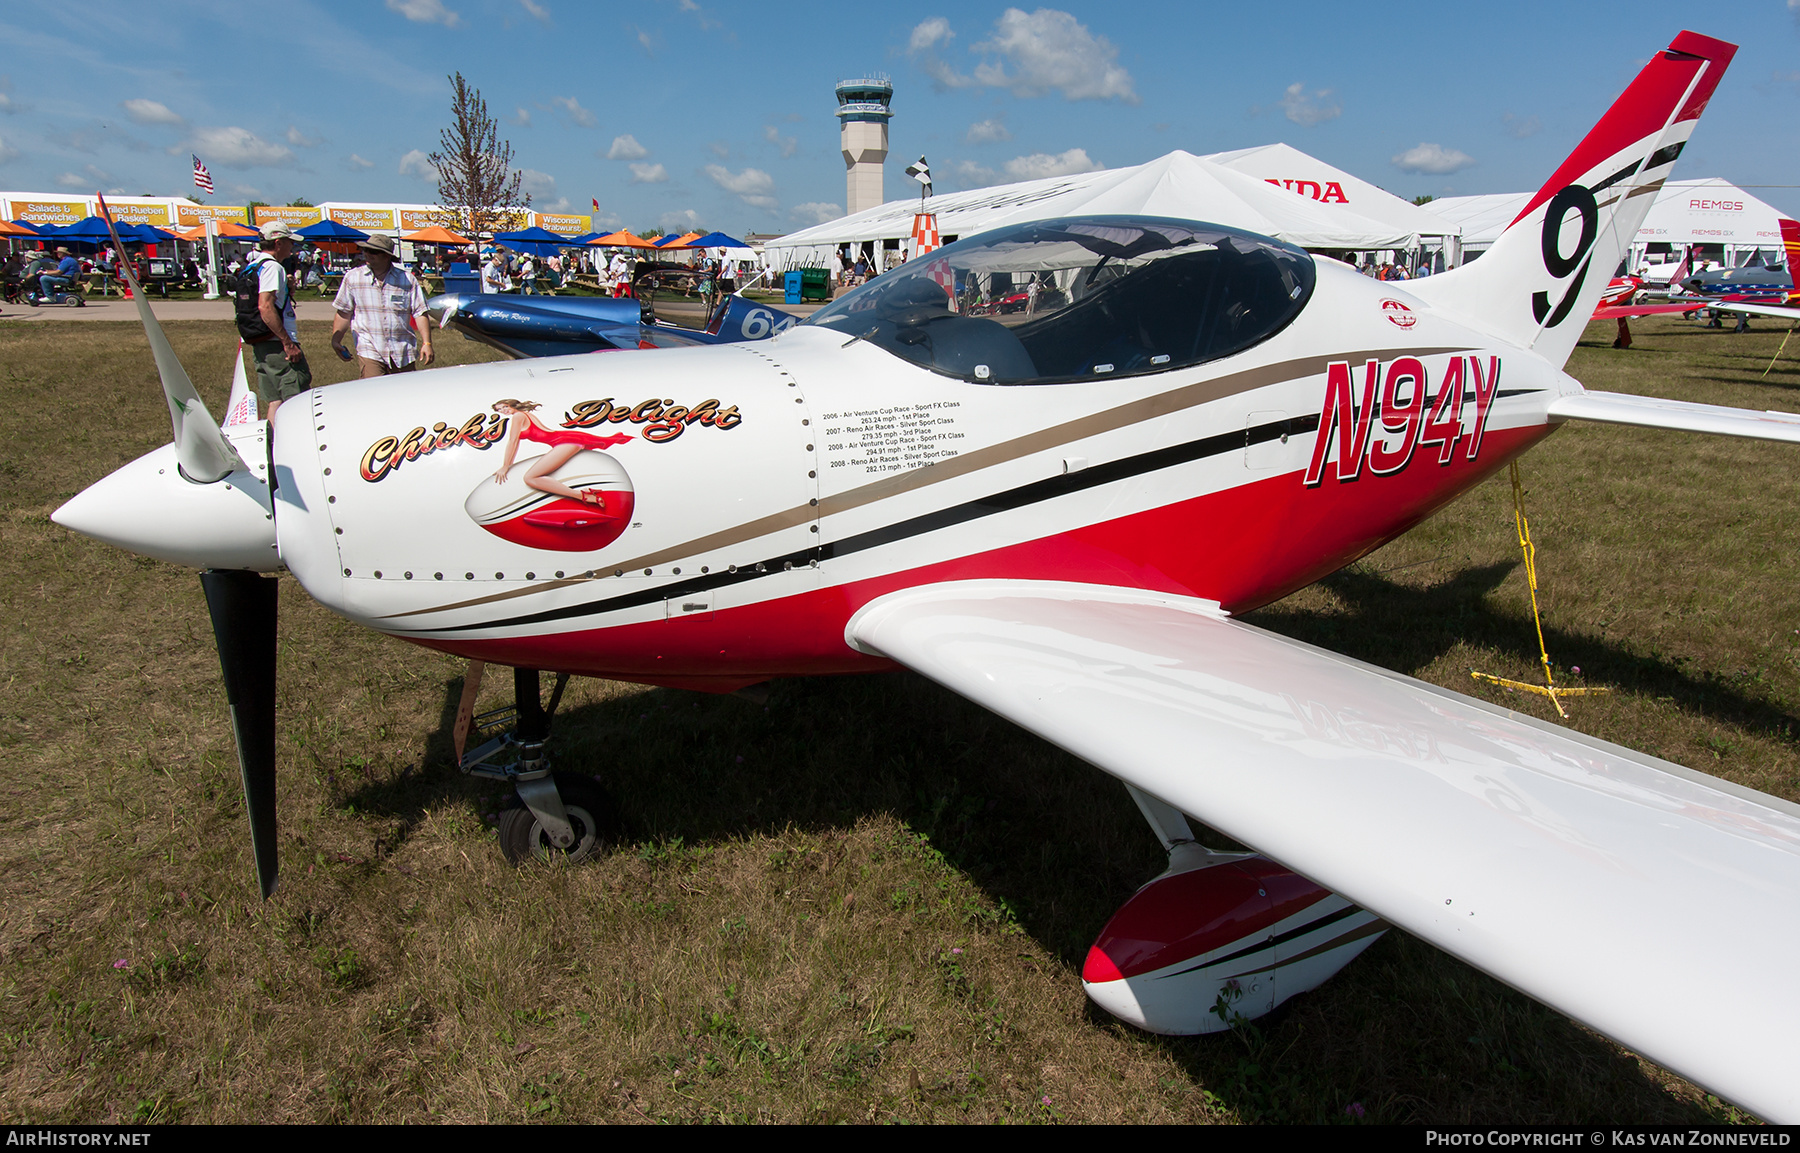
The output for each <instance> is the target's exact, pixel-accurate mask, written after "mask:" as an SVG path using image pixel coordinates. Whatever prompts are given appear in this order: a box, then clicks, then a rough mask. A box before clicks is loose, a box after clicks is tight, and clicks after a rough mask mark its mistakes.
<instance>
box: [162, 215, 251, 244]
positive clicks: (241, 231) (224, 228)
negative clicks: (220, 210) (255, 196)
mask: <svg viewBox="0 0 1800 1153" xmlns="http://www.w3.org/2000/svg"><path fill="white" fill-rule="evenodd" d="M176 235H177V236H180V237H181V239H183V240H205V239H206V225H204V224H196V225H194V227H192V228H190V229H188V230H187V231H186V232H180V233H176ZM261 235H262V233H260V232H258V231H257V230H256V229H254V228H251V227H250V226H249V225H247V224H239V223H238V222H237V221H235V220H221V221H219V239H220V240H255V239H257V238H258V237H260V236H261Z"/></svg>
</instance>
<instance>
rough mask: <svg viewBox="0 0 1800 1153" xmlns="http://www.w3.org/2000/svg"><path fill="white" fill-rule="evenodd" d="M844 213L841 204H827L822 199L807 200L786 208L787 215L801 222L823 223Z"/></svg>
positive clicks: (809, 223) (808, 223) (810, 223)
mask: <svg viewBox="0 0 1800 1153" xmlns="http://www.w3.org/2000/svg"><path fill="white" fill-rule="evenodd" d="M843 214H844V206H843V205H841V204H827V203H826V202H825V201H823V200H809V201H807V202H806V203H805V204H796V205H794V206H793V207H792V208H790V209H788V216H789V217H791V218H792V219H794V220H797V221H799V222H800V223H801V224H807V225H812V224H824V223H825V222H826V221H828V220H836V219H837V218H838V217H840V216H842V215H843Z"/></svg>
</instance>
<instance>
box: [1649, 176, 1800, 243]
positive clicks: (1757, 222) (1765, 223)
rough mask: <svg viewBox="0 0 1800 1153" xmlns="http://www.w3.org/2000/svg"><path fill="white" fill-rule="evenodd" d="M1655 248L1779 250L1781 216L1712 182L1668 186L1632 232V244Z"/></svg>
mask: <svg viewBox="0 0 1800 1153" xmlns="http://www.w3.org/2000/svg"><path fill="white" fill-rule="evenodd" d="M1659 242H1660V243H1665V244H1723V245H1730V246H1733V247H1736V248H1780V247H1781V213H1780V211H1778V210H1777V209H1775V208H1774V207H1772V206H1771V205H1768V204H1765V203H1764V202H1763V201H1761V200H1758V199H1757V198H1756V197H1754V196H1752V195H1750V194H1749V193H1748V192H1745V191H1744V190H1743V189H1741V188H1739V187H1737V186H1736V185H1734V184H1732V183H1730V182H1729V181H1726V180H1721V179H1719V178H1718V177H1711V178H1708V179H1705V180H1671V181H1668V182H1667V183H1665V184H1664V185H1663V186H1662V191H1661V192H1658V193H1657V194H1656V202H1655V203H1654V204H1652V205H1651V206H1650V211H1649V213H1648V214H1647V215H1646V216H1645V217H1644V223H1643V225H1642V226H1640V227H1639V228H1638V234H1637V243H1638V244H1655V243H1659Z"/></svg>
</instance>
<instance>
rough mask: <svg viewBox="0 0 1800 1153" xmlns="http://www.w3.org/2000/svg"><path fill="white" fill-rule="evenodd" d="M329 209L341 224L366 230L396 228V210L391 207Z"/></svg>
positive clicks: (379, 230) (381, 230)
mask: <svg viewBox="0 0 1800 1153" xmlns="http://www.w3.org/2000/svg"><path fill="white" fill-rule="evenodd" d="M328 211H329V212H330V213H331V218H332V219H333V220H335V221H337V222H338V223H339V224H347V225H349V226H350V227H351V228H360V229H361V230H363V231H364V232H383V231H385V232H391V231H393V228H394V210H393V209H391V208H332V209H329V210H328Z"/></svg>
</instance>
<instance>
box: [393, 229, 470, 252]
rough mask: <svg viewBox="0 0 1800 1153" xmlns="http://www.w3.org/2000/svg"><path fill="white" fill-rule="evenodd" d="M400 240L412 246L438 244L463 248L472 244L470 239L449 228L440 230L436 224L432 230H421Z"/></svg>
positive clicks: (410, 233)
mask: <svg viewBox="0 0 1800 1153" xmlns="http://www.w3.org/2000/svg"><path fill="white" fill-rule="evenodd" d="M400 239H401V240H405V241H408V242H410V243H412V244H438V245H450V246H453V247H463V246H466V245H468V244H469V243H470V241H469V238H468V237H466V236H458V235H457V234H456V233H454V232H452V231H450V230H449V229H448V228H439V227H438V226H437V225H435V224H434V225H432V226H431V227H430V228H421V229H419V230H418V231H417V232H409V233H407V234H406V235H405V236H402V237H401V238H400Z"/></svg>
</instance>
